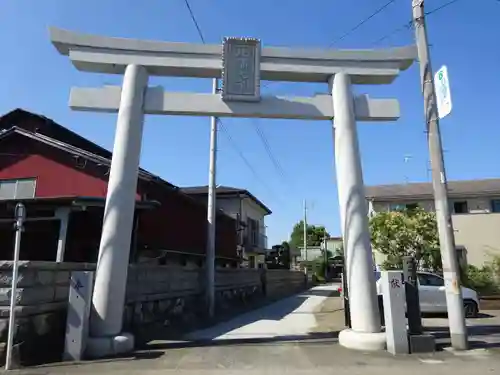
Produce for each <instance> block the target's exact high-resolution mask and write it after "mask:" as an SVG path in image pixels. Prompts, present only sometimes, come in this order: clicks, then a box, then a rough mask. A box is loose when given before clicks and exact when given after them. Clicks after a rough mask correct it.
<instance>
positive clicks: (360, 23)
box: [329, 0, 396, 47]
mask: <svg viewBox="0 0 500 375" xmlns="http://www.w3.org/2000/svg"><path fill="white" fill-rule="evenodd" d="M395 1H396V0H390V1H388V2H387V3H385V4H384V5H382V6H381V7H380V8H378V9H377V10H375V11H374V12H373V13H372V14H371V15H370V16H368V17H367V18H364V19H363V20H361V21H360V22H359V23H358V24H356V26H354V27H353V28H352V29H350V30H349V31H347V32H346V33H344V34H342V35H341V36H340V37H339V38H337V39H335V40H334V41H333V42H331V43H330V45H329V46H330V47H331V46H332V45H334V44H336V43H338V42H340V41H341V40H343V39H345V38H347V37H348V36H349V35H351V34H352V33H353V32H355V31H356V30H357V29H359V28H360V27H361V26H363V25H364V24H365V23H367V22H368V21H370V20H371V19H372V18H373V17H375V16H376V15H377V14H379V13H381V12H383V11H384V10H385V9H386V8H387V7H388V6H389V5H391V4H392V3H394V2H395Z"/></svg>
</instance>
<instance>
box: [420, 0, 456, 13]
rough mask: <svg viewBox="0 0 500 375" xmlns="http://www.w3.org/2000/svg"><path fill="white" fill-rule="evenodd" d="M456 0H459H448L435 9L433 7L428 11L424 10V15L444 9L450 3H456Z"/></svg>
mask: <svg viewBox="0 0 500 375" xmlns="http://www.w3.org/2000/svg"><path fill="white" fill-rule="evenodd" d="M458 1H460V0H450V1H448V2H447V3H444V4H443V5H441V6H439V7H437V8H435V9H433V10H430V11H428V12H425V15H426V16H429V15H431V14H433V13H436V12H439V11H440V10H441V9H444V8H446V7H448V6H450V5H452V4H455V3H456V2H458Z"/></svg>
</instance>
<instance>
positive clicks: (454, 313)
mask: <svg viewBox="0 0 500 375" xmlns="http://www.w3.org/2000/svg"><path fill="white" fill-rule="evenodd" d="M412 7H413V24H414V27H415V38H416V43H417V49H418V58H419V61H420V78H421V81H422V82H421V83H422V91H423V95H424V110H425V121H426V124H427V140H428V142H429V153H430V160H431V168H432V186H433V188H434V204H435V207H436V220H437V226H438V232H439V242H440V247H441V257H442V261H443V274H444V279H445V286H446V304H447V306H448V321H449V326H450V337H451V345H452V347H453V348H454V349H457V350H466V349H468V339H467V327H466V324H465V315H464V305H463V300H462V289H461V287H460V273H459V265H458V259H457V254H456V249H455V238H454V231H453V224H452V221H451V215H450V210H449V207H448V194H447V182H446V172H445V168H444V158H443V149H442V144H441V134H440V131H439V116H438V111H437V102H436V92H435V87H434V79H433V73H432V67H431V62H430V57H429V44H428V40H427V31H426V28H425V12H424V0H413V1H412Z"/></svg>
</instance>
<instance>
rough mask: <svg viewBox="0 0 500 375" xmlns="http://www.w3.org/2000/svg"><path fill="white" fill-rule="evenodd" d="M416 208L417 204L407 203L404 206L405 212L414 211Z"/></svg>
mask: <svg viewBox="0 0 500 375" xmlns="http://www.w3.org/2000/svg"><path fill="white" fill-rule="evenodd" d="M417 208H418V203H409V204H407V205H406V209H407V210H416V209H417Z"/></svg>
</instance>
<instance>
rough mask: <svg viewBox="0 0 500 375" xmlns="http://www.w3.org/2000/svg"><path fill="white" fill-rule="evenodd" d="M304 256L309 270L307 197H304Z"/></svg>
mask: <svg viewBox="0 0 500 375" xmlns="http://www.w3.org/2000/svg"><path fill="white" fill-rule="evenodd" d="M304 257H305V261H306V270H307V201H306V200H305V199H304ZM306 272H307V271H306Z"/></svg>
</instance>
